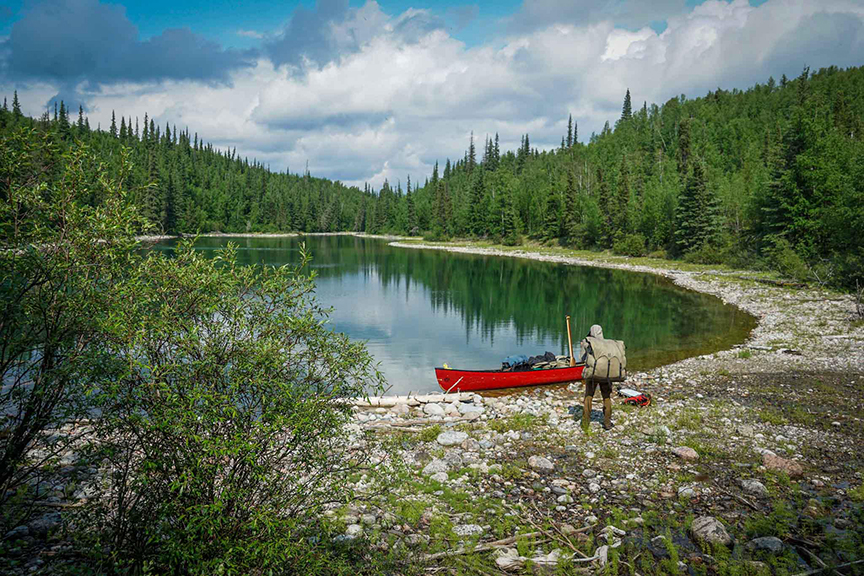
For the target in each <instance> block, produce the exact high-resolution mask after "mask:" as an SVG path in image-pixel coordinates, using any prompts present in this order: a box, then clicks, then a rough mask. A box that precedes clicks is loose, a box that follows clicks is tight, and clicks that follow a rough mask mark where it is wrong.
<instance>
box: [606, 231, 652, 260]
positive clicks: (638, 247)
mask: <svg viewBox="0 0 864 576" xmlns="http://www.w3.org/2000/svg"><path fill="white" fill-rule="evenodd" d="M612 252H613V253H615V254H621V255H623V256H644V255H645V254H646V250H645V237H644V236H642V235H641V234H627V235H625V236H622V237H619V238H616V239H615V242H614V243H613V244H612Z"/></svg>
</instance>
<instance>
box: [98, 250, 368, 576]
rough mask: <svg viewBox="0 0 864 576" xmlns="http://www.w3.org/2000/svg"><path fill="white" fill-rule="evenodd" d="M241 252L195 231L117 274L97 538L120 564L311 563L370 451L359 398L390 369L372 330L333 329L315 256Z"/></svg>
mask: <svg viewBox="0 0 864 576" xmlns="http://www.w3.org/2000/svg"><path fill="white" fill-rule="evenodd" d="M302 256H303V257H302V261H301V262H300V263H299V264H298V265H296V266H284V267H281V268H274V267H248V266H238V265H237V261H236V253H235V249H234V248H233V247H230V246H229V247H228V248H227V249H226V250H224V251H222V252H221V253H220V254H219V255H218V256H217V257H216V258H215V259H208V258H206V257H204V256H202V255H201V254H200V253H197V252H195V251H194V250H193V247H192V244H191V243H189V242H186V243H183V244H181V245H180V246H179V247H178V249H177V250H176V252H175V254H174V257H166V256H164V255H162V254H158V253H151V254H150V255H149V256H147V257H145V258H143V259H142V260H141V262H140V264H139V265H138V266H137V267H136V268H135V269H134V270H133V271H131V272H130V274H129V276H128V277H127V278H126V279H124V281H123V282H121V283H119V284H118V285H116V286H115V287H114V289H115V290H116V291H117V293H118V295H119V297H120V299H121V300H122V301H123V302H125V305H124V306H122V307H119V308H117V309H115V310H113V311H112V313H111V325H112V328H113V335H114V340H113V342H112V344H111V348H112V352H113V354H114V356H115V357H116V358H118V359H119V360H120V361H121V362H122V363H123V364H124V365H125V366H127V367H128V368H127V370H126V373H125V374H124V375H123V377H122V378H119V379H117V380H116V381H115V382H112V383H110V385H107V386H106V387H105V388H104V390H102V391H101V395H100V410H101V412H102V417H101V418H100V419H99V420H98V424H97V430H96V434H97V438H98V441H97V442H96V443H95V445H94V446H95V448H96V449H95V451H94V456H96V457H98V458H99V459H100V461H101V462H102V466H103V469H104V470H106V471H108V472H110V474H108V480H107V482H106V483H105V485H104V487H103V490H104V491H103V494H102V495H101V498H100V499H99V505H98V507H97V508H95V509H94V510H91V511H90V512H91V514H92V520H91V522H92V523H93V524H94V525H96V526H98V532H97V533H98V534H99V538H98V541H96V542H92V543H91V545H94V546H95V547H94V548H93V549H95V550H100V551H107V552H106V556H105V557H104V558H103V559H105V560H107V561H108V562H109V563H110V564H111V565H112V566H114V569H123V570H126V569H128V570H131V571H132V572H136V571H138V570H140V569H141V568H142V567H144V566H147V565H155V566H158V567H159V570H160V571H163V570H167V571H171V572H179V573H199V574H204V573H206V574H212V573H219V572H231V573H246V572H248V571H253V570H257V569H264V568H265V567H271V568H272V567H276V566H278V567H280V570H286V569H288V568H290V567H292V566H295V567H296V566H299V565H302V564H303V563H305V562H308V561H309V546H308V542H306V541H305V540H304V539H303V538H302V536H308V535H311V534H316V533H317V531H318V530H319V527H316V524H317V518H319V517H320V514H321V512H322V509H323V507H324V506H325V505H326V504H328V503H334V502H345V501H346V500H349V499H351V497H352V495H351V494H350V492H349V489H348V487H347V486H348V483H347V482H346V477H347V475H349V474H351V473H353V472H356V471H358V470H360V469H364V468H366V467H367V465H368V458H369V453H368V452H367V451H363V450H358V449H352V447H351V446H352V445H351V444H350V442H349V439H348V437H347V436H346V434H345V431H344V430H345V429H344V426H345V424H346V423H347V422H348V419H349V417H350V414H351V404H350V403H347V402H344V399H346V398H347V397H351V396H357V395H362V394H364V393H366V392H367V391H369V390H372V391H374V390H375V389H377V388H379V387H380V386H381V385H382V383H383V381H382V377H381V376H380V374H379V373H378V372H377V370H376V369H375V366H374V364H373V361H372V358H371V357H370V355H369V354H368V353H367V352H366V350H365V347H364V345H363V344H362V343H355V342H351V341H349V340H348V338H347V337H346V336H344V335H342V334H336V333H334V332H332V331H331V330H330V329H329V328H328V327H327V325H326V318H327V315H328V313H329V310H327V309H325V308H323V307H321V305H320V304H319V303H318V302H317V300H316V298H315V296H314V278H315V276H314V273H310V272H308V269H307V264H308V261H309V255H308V254H306V253H305V251H304V252H303V254H302Z"/></svg>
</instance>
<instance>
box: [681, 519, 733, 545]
mask: <svg viewBox="0 0 864 576" xmlns="http://www.w3.org/2000/svg"><path fill="white" fill-rule="evenodd" d="M690 532H691V533H692V534H693V538H694V539H695V540H697V541H698V542H702V543H708V544H714V545H722V546H728V545H729V544H731V543H732V537H731V536H729V533H728V532H726V528H725V527H724V526H723V524H721V523H720V521H719V520H717V519H716V518H714V517H713V516H700V517H699V518H696V519H695V520H693V524H691V525H690Z"/></svg>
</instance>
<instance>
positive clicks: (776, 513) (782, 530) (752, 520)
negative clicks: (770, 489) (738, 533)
mask: <svg viewBox="0 0 864 576" xmlns="http://www.w3.org/2000/svg"><path fill="white" fill-rule="evenodd" d="M797 518H798V515H797V513H796V512H795V510H794V508H793V507H792V506H790V505H789V504H787V503H786V502H783V501H778V502H775V504H774V509H773V510H772V511H771V513H769V514H768V515H763V514H753V515H750V516H748V518H747V519H746V520H745V521H744V531H745V532H746V533H747V537H748V538H759V537H762V536H778V537H780V538H784V537H786V536H788V535H789V534H790V532H791V530H792V528H793V527H794V526H795V524H796V522H797Z"/></svg>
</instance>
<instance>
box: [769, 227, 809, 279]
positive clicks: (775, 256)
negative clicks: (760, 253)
mask: <svg viewBox="0 0 864 576" xmlns="http://www.w3.org/2000/svg"><path fill="white" fill-rule="evenodd" d="M766 257H767V258H768V262H769V265H770V266H771V268H773V269H775V270H777V271H779V272H780V273H781V274H783V275H784V276H786V277H788V278H793V279H795V280H799V281H801V282H806V281H807V280H810V270H809V269H808V268H807V264H806V263H805V262H804V259H803V258H801V256H799V255H798V253H797V252H795V250H794V249H793V248H792V244H791V243H790V242H789V241H788V240H786V239H785V238H780V237H778V238H774V239H773V246H772V247H771V248H768V249H767V250H766Z"/></svg>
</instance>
